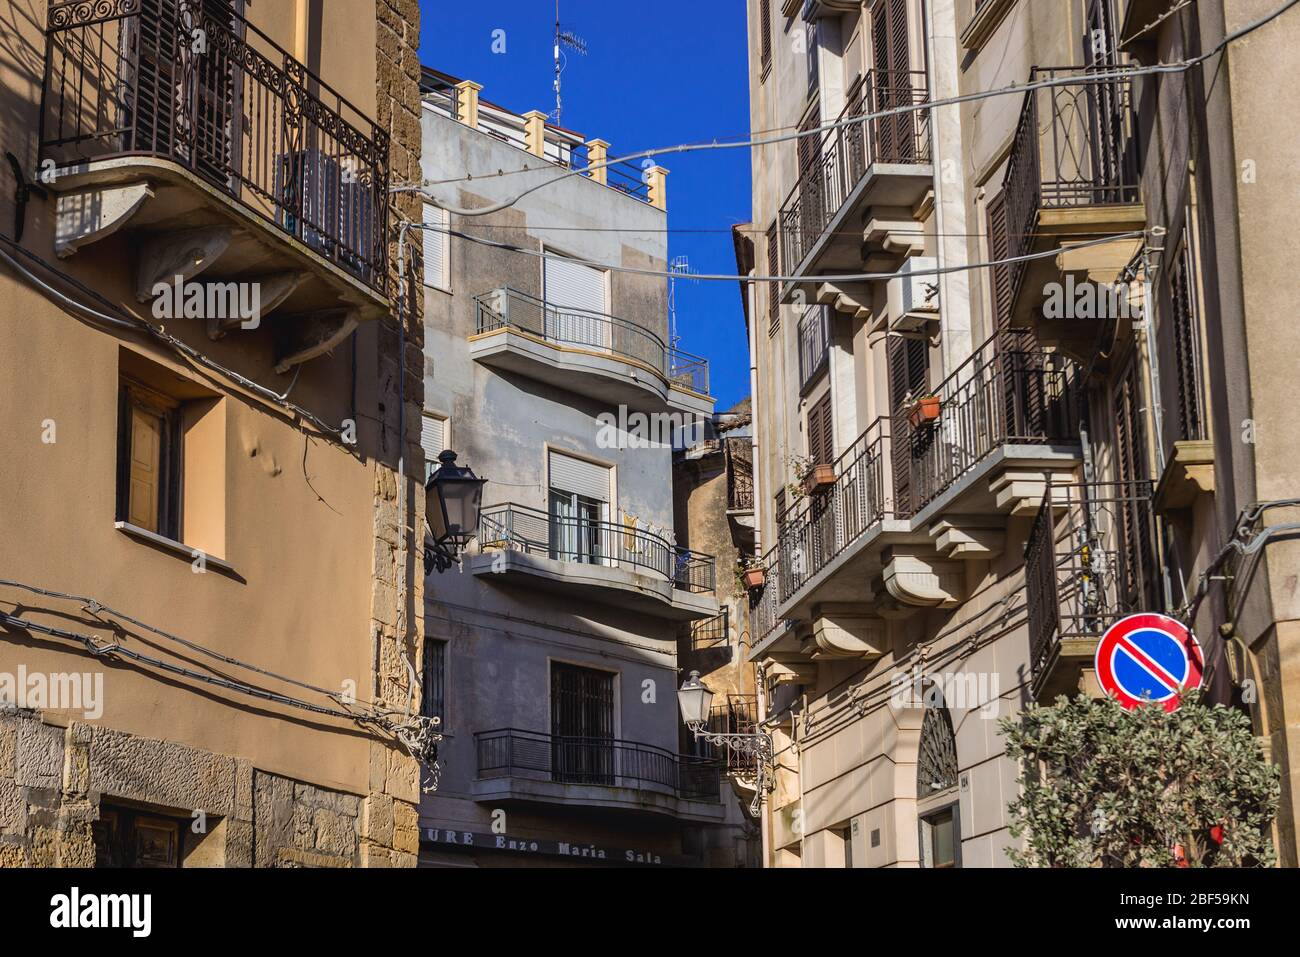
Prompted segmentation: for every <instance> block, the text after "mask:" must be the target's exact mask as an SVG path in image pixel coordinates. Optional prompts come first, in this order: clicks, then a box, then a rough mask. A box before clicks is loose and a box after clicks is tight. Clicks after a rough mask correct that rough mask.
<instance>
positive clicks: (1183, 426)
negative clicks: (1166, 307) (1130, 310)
mask: <svg viewBox="0 0 1300 957" xmlns="http://www.w3.org/2000/svg"><path fill="white" fill-rule="evenodd" d="M1169 295H1170V299H1171V304H1172V306H1173V315H1172V316H1171V318H1172V320H1173V321H1172V323H1171V324H1172V326H1173V337H1174V366H1175V370H1176V372H1177V386H1178V430H1179V437H1180V438H1182V439H1187V440H1196V439H1203V438H1205V408H1204V403H1203V399H1202V391H1201V355H1200V353H1201V349H1200V330H1199V329H1198V326H1197V321H1196V307H1195V295H1196V293H1195V283H1194V275H1193V267H1192V253H1191V247H1190V246H1188V244H1187V241H1186V239H1184V240H1183V243H1182V248H1181V249H1180V250H1179V252H1178V255H1177V257H1176V258H1175V261H1174V269H1173V273H1172V274H1171V276H1170V280H1169Z"/></svg>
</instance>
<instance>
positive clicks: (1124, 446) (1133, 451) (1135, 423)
mask: <svg viewBox="0 0 1300 957" xmlns="http://www.w3.org/2000/svg"><path fill="white" fill-rule="evenodd" d="M1139 369H1140V366H1139V364H1138V362H1137V359H1136V356H1132V357H1130V358H1129V361H1128V365H1127V366H1126V368H1125V370H1124V374H1123V375H1122V376H1121V378H1120V380H1119V382H1118V384H1117V385H1116V391H1115V399H1114V410H1113V411H1114V413H1115V414H1114V420H1115V465H1116V472H1117V473H1118V474H1117V477H1118V479H1119V480H1120V481H1121V482H1123V483H1125V490H1124V502H1123V506H1122V508H1121V509H1120V514H1119V520H1120V528H1119V538H1120V549H1119V552H1120V554H1119V565H1120V567H1119V576H1120V581H1119V584H1120V588H1121V591H1122V595H1121V596H1120V597H1121V601H1122V602H1123V604H1124V605H1125V607H1126V608H1127V609H1128V610H1129V611H1140V610H1156V608H1157V605H1156V582H1155V565H1156V552H1155V547H1156V546H1155V541H1154V535H1153V530H1152V528H1151V527H1150V520H1149V508H1143V507H1142V506H1141V505H1140V503H1139V496H1140V495H1141V494H1142V493H1143V492H1145V491H1149V489H1147V487H1146V484H1145V483H1146V482H1147V481H1148V479H1149V477H1150V472H1149V470H1148V468H1147V440H1146V417H1145V410H1144V408H1143V405H1142V388H1141V385H1142V383H1141V377H1140V373H1139Z"/></svg>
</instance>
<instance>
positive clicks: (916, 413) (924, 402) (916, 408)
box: [907, 394, 943, 429]
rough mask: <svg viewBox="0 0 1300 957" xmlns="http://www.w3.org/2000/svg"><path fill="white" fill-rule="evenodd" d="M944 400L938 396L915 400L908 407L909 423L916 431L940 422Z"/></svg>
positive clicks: (922, 397)
mask: <svg viewBox="0 0 1300 957" xmlns="http://www.w3.org/2000/svg"><path fill="white" fill-rule="evenodd" d="M942 409H943V400H942V399H940V398H939V397H938V396H937V395H933V394H932V395H923V396H920V397H918V398H916V399H913V400H912V401H911V402H910V403H909V404H908V407H907V422H908V424H909V425H910V426H911V427H912V428H914V429H920V428H924V427H925V426H927V425H930V424H932V423H934V422H937V421H939V412H940V411H941V410H942Z"/></svg>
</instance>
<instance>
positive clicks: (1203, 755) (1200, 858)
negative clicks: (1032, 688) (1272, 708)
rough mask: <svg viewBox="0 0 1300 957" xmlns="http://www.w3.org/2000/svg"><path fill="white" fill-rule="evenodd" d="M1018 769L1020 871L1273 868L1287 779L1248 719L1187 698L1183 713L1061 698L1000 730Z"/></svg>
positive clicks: (1015, 823)
mask: <svg viewBox="0 0 1300 957" xmlns="http://www.w3.org/2000/svg"><path fill="white" fill-rule="evenodd" d="M1000 727H1001V731H1002V734H1003V736H1004V737H1005V739H1006V743H1007V751H1006V753H1007V755H1008V757H1011V758H1014V759H1016V760H1017V761H1019V762H1020V769H1021V777H1020V787H1021V794H1020V797H1019V798H1018V799H1017V800H1016V801H1015V802H1013V803H1012V805H1011V808H1010V811H1011V818H1012V826H1011V833H1012V835H1013V836H1014V837H1017V838H1019V837H1022V836H1024V837H1025V841H1024V846H1023V848H1021V849H1014V848H1008V849H1007V853H1008V855H1009V856H1010V858H1011V860H1012V862H1013V863H1015V864H1016V866H1018V867H1270V866H1272V865H1273V863H1274V849H1273V845H1272V841H1271V838H1270V834H1269V828H1270V824H1271V822H1272V820H1273V816H1274V814H1275V813H1276V811H1277V804H1278V795H1279V792H1280V776H1281V775H1280V771H1279V770H1278V768H1277V767H1276V766H1274V765H1272V764H1269V763H1268V762H1267V761H1266V760H1265V759H1264V756H1263V754H1262V753H1261V751H1260V747H1259V744H1258V743H1257V742H1256V740H1255V738H1254V736H1253V735H1252V732H1251V724H1250V719H1249V718H1248V717H1246V715H1244V714H1242V713H1241V712H1240V711H1237V710H1235V709H1232V708H1225V707H1223V706H1222V705H1214V706H1213V707H1211V706H1208V705H1205V704H1202V703H1201V701H1200V696H1199V693H1198V692H1194V691H1193V692H1187V693H1186V694H1184V695H1183V696H1182V698H1181V704H1180V707H1179V708H1178V710H1177V711H1174V712H1173V713H1169V712H1166V711H1165V710H1164V708H1163V707H1143V708H1136V709H1134V710H1132V711H1126V710H1125V709H1123V708H1121V707H1120V706H1119V705H1118V703H1116V702H1115V701H1114V700H1111V699H1106V698H1102V699H1090V698H1087V697H1085V696H1082V695H1080V696H1079V697H1077V698H1075V699H1074V700H1073V701H1070V700H1067V699H1066V698H1065V697H1063V696H1062V697H1060V698H1057V699H1056V703H1055V704H1053V705H1050V706H1047V707H1032V708H1030V709H1028V710H1027V711H1024V712H1022V713H1021V714H1020V715H1018V716H1016V717H1014V718H1004V719H1003V720H1002V721H1001V722H1000Z"/></svg>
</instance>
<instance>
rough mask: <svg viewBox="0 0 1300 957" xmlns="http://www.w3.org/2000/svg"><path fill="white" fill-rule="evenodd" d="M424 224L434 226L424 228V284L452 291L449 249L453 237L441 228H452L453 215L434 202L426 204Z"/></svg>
mask: <svg viewBox="0 0 1300 957" xmlns="http://www.w3.org/2000/svg"><path fill="white" fill-rule="evenodd" d="M424 225H425V226H430V227H433V228H431V229H422V230H420V232H421V233H423V234H424V284H425V285H426V286H433V287H434V288H435V289H442V290H444V291H446V292H450V291H451V271H450V268H449V266H450V264H449V259H450V256H449V255H448V250H449V249H450V248H451V242H450V240H451V237H450V236H448V235H447V234H446V233H445V232H441V230H446V229H450V228H451V217H450V216H448V215H447V211H446V210H445V209H441V208H439V207H437V206H435V205H433V203H425V204H424Z"/></svg>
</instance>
